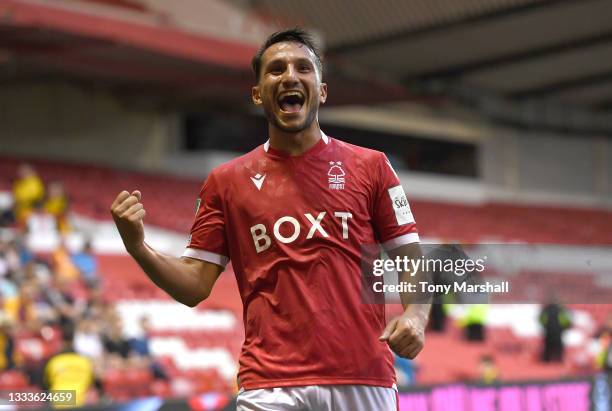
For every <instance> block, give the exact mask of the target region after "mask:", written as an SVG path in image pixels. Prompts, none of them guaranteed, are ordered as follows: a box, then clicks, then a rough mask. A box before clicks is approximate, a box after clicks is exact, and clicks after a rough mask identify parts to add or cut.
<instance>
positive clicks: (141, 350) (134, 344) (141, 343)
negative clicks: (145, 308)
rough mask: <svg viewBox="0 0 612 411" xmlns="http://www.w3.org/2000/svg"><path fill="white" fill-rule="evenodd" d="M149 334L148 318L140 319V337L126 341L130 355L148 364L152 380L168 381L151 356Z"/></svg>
mask: <svg viewBox="0 0 612 411" xmlns="http://www.w3.org/2000/svg"><path fill="white" fill-rule="evenodd" d="M150 333H151V322H150V320H149V317H147V316H143V317H142V318H141V319H140V335H139V336H138V337H133V338H130V339H129V340H128V342H129V346H130V350H131V352H132V354H135V355H137V356H140V357H142V358H144V359H145V360H146V361H147V362H148V364H149V368H150V370H151V372H152V373H153V377H154V378H156V379H162V380H166V379H168V376H167V375H166V372H165V371H164V369H163V366H162V365H161V364H160V363H158V362H156V361H155V360H154V359H153V357H152V355H151V348H150V338H151V337H150Z"/></svg>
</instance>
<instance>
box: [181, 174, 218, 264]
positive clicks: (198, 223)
mask: <svg viewBox="0 0 612 411" xmlns="http://www.w3.org/2000/svg"><path fill="white" fill-rule="evenodd" d="M183 257H190V258H197V259H198V260H203V261H208V262H210V263H213V264H217V265H220V266H222V267H225V265H226V264H227V263H228V262H229V252H228V248H227V241H226V236H225V215H224V212H223V201H222V199H221V194H220V192H219V187H218V183H217V180H216V178H215V176H214V173H211V174H210V175H209V176H208V178H207V179H206V181H205V182H204V185H203V187H202V190H201V191H200V195H199V196H198V199H197V200H196V215H195V221H194V223H193V226H192V227H191V233H190V236H189V242H188V244H187V248H186V249H185V252H184V253H183Z"/></svg>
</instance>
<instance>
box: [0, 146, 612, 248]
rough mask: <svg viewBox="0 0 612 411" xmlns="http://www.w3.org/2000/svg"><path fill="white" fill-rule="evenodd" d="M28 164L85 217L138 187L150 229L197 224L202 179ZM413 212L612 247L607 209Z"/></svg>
mask: <svg viewBox="0 0 612 411" xmlns="http://www.w3.org/2000/svg"><path fill="white" fill-rule="evenodd" d="M22 161H23V160H21V159H16V158H11V157H8V158H7V157H3V158H0V191H1V190H10V180H11V178H12V177H13V176H14V173H15V170H16V168H17V166H18V164H19V163H20V162H22ZM28 161H29V162H30V163H32V164H33V165H34V166H35V167H36V169H37V170H38V171H39V173H40V175H42V176H43V177H44V179H45V180H46V181H51V180H60V181H63V182H64V184H65V186H66V188H67V191H68V192H69V193H70V198H71V201H72V208H73V210H74V211H75V212H77V213H79V214H82V215H85V216H88V217H92V218H97V219H103V220H107V219H109V218H110V215H109V212H108V209H109V206H110V203H111V202H112V200H113V199H114V197H115V196H116V195H117V193H118V192H119V191H121V190H124V189H136V188H138V189H139V190H141V191H142V192H143V193H144V198H143V201H144V202H145V205H146V208H147V221H148V222H149V223H150V224H153V225H156V226H159V227H164V228H168V229H172V230H177V231H179V232H186V231H187V230H189V227H190V226H191V224H192V222H193V211H194V209H193V207H194V202H195V198H196V196H197V193H199V190H200V188H201V180H196V179H187V178H179V177H172V176H167V175H161V174H145V173H140V172H134V171H127V170H121V171H119V170H113V169H110V168H106V167H98V166H90V165H81V164H73V163H71V164H64V163H61V162H53V161H48V160H32V159H28ZM203 177H204V176H203ZM408 195H410V193H409V192H408ZM169 204H172V207H169V206H168V205H169ZM411 207H412V209H413V212H414V214H415V216H416V218H417V221H418V222H419V227H420V230H421V232H422V233H423V234H424V235H425V236H428V237H433V238H440V239H446V240H456V241H461V242H464V243H470V242H478V241H480V240H483V239H485V240H489V241H493V240H497V241H500V242H501V241H504V242H512V241H516V242H528V243H558V244H612V212H610V211H606V210H591V209H581V208H562V207H550V206H546V207H545V206H533V205H530V206H521V205H514V204H505V203H488V204H484V205H466V204H460V203H449V202H434V201H425V200H419V199H412V200H411ZM576 221H580V224H575V222H576ZM570 233H571V235H570Z"/></svg>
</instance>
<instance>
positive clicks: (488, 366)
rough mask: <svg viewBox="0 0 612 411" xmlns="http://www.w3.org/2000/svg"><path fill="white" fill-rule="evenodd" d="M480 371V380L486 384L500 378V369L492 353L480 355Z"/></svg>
mask: <svg viewBox="0 0 612 411" xmlns="http://www.w3.org/2000/svg"><path fill="white" fill-rule="evenodd" d="M478 371H479V374H480V382H482V383H484V384H492V383H494V382H496V381H497V379H498V378H499V370H498V368H497V365H496V364H495V358H493V357H492V356H490V355H483V356H481V357H480V361H479V364H478Z"/></svg>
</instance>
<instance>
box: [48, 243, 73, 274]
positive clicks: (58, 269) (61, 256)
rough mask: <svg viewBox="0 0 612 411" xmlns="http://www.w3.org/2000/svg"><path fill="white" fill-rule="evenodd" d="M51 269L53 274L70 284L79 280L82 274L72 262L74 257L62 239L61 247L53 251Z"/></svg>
mask: <svg viewBox="0 0 612 411" xmlns="http://www.w3.org/2000/svg"><path fill="white" fill-rule="evenodd" d="M51 267H52V269H53V272H55V273H56V275H58V276H59V277H61V278H62V279H64V280H67V281H68V282H73V281H75V280H78V278H79V276H80V273H79V270H78V268H77V267H76V266H75V265H74V263H73V262H72V257H71V255H70V252H69V250H68V245H67V244H66V241H65V240H64V239H62V240H61V241H60V244H59V246H58V247H57V248H56V249H55V251H53V254H52V256H51Z"/></svg>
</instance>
